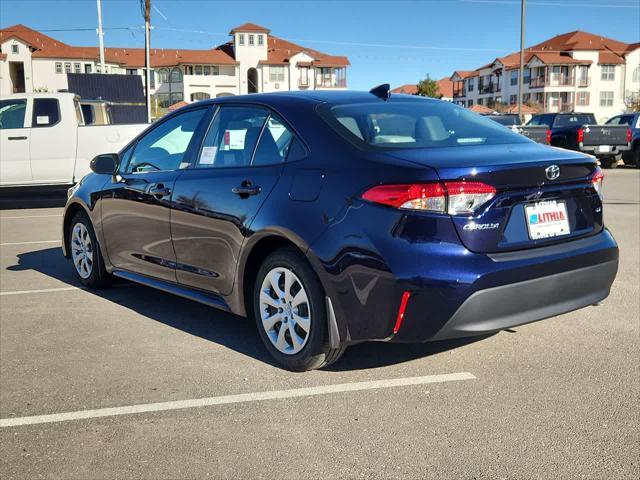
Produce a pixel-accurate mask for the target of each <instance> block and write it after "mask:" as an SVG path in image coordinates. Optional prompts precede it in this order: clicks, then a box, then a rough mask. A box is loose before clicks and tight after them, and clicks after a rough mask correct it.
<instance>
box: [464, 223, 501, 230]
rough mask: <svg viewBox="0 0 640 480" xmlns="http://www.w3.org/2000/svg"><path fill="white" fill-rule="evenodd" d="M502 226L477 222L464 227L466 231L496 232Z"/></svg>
mask: <svg viewBox="0 0 640 480" xmlns="http://www.w3.org/2000/svg"><path fill="white" fill-rule="evenodd" d="M499 227H500V224H499V223H476V222H471V223H467V224H466V225H465V226H464V227H462V228H463V229H464V230H472V231H473V230H495V229H496V228H499Z"/></svg>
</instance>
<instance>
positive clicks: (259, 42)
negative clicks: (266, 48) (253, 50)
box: [258, 35, 264, 45]
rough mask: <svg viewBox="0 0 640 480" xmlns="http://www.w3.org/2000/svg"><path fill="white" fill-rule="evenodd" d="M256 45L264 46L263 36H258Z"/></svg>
mask: <svg viewBox="0 0 640 480" xmlns="http://www.w3.org/2000/svg"><path fill="white" fill-rule="evenodd" d="M258 45H264V36H263V35H258Z"/></svg>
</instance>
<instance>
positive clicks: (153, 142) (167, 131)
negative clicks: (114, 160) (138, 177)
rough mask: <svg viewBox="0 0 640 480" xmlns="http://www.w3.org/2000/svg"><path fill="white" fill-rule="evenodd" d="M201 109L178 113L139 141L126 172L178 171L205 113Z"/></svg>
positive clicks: (125, 169)
mask: <svg viewBox="0 0 640 480" xmlns="http://www.w3.org/2000/svg"><path fill="white" fill-rule="evenodd" d="M206 111H207V110H206V109H204V108H200V109H197V110H191V111H188V112H184V113H181V114H178V115H176V116H175V117H172V118H170V119H169V120H167V121H165V122H163V123H162V124H160V125H158V126H157V127H156V128H154V129H152V130H151V131H150V132H149V133H147V134H146V135H143V136H142V138H140V139H139V140H138V143H137V144H136V146H135V149H134V151H133V155H132V156H131V158H130V160H129V162H128V163H127V165H124V169H123V170H124V172H125V173H144V172H150V171H166V170H178V169H180V168H185V167H187V166H188V164H186V165H185V164H184V163H183V162H182V159H183V157H184V154H185V152H186V151H187V148H188V147H189V143H190V142H191V138H192V137H193V134H194V132H195V131H196V128H197V127H198V124H199V123H200V121H201V120H202V117H203V116H204V114H205V113H206Z"/></svg>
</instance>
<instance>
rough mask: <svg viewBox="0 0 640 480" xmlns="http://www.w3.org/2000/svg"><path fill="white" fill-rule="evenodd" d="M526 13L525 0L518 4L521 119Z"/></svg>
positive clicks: (520, 113) (519, 114) (520, 110)
mask: <svg viewBox="0 0 640 480" xmlns="http://www.w3.org/2000/svg"><path fill="white" fill-rule="evenodd" d="M525 14H526V0H522V3H521V6H520V74H519V77H520V78H518V117H520V121H522V91H523V90H524V86H523V83H524V17H525Z"/></svg>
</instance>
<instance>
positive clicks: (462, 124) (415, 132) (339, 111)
mask: <svg viewBox="0 0 640 480" xmlns="http://www.w3.org/2000/svg"><path fill="white" fill-rule="evenodd" d="M329 112H330V116H329V118H328V120H329V123H330V124H331V125H332V126H333V127H334V128H335V129H336V130H338V131H339V132H340V133H342V134H344V135H345V136H347V137H348V138H351V139H352V140H355V141H356V142H358V141H360V142H365V143H367V144H369V145H371V146H375V147H379V148H435V147H464V146H468V145H496V144H505V143H526V142H528V141H529V140H527V139H526V138H524V137H522V136H521V135H518V134H516V133H513V132H511V131H509V130H508V129H505V128H504V127H502V126H501V125H499V124H497V123H495V122H494V121H492V120H489V119H487V118H483V117H481V116H480V115H476V114H475V113H472V112H469V111H468V110H465V109H463V108H461V107H458V106H455V105H452V104H450V103H446V102H437V101H429V100H425V101H411V102H401V101H396V102H393V101H389V102H375V103H369V102H367V103H355V104H349V105H336V106H333V107H331V108H329Z"/></svg>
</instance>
